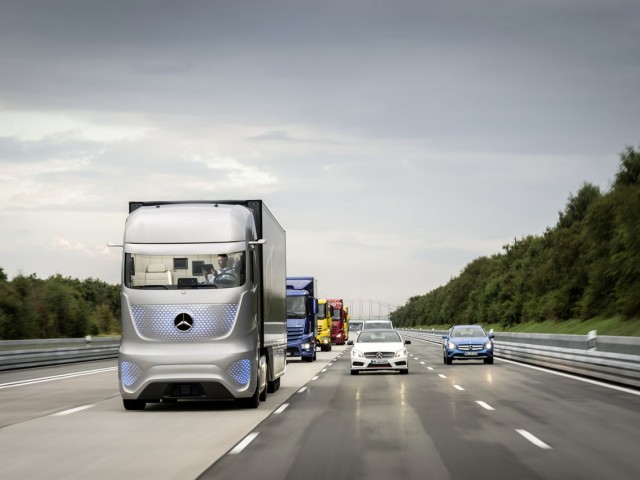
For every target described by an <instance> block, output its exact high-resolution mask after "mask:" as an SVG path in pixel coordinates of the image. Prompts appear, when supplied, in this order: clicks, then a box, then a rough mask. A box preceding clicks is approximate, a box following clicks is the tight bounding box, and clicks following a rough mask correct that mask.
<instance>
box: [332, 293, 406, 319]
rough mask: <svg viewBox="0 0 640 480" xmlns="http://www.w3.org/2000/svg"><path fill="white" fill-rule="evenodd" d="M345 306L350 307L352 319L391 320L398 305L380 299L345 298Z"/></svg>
mask: <svg viewBox="0 0 640 480" xmlns="http://www.w3.org/2000/svg"><path fill="white" fill-rule="evenodd" d="M344 304H345V306H347V307H349V316H350V317H351V320H389V317H390V315H391V313H393V312H394V311H395V310H396V309H397V308H398V306H397V305H392V304H390V303H387V302H383V301H380V300H365V299H359V298H345V299H344Z"/></svg>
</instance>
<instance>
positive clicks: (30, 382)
mask: <svg viewBox="0 0 640 480" xmlns="http://www.w3.org/2000/svg"><path fill="white" fill-rule="evenodd" d="M117 368H118V367H109V368H99V369H97V370H87V371H84V372H75V373H65V374H63V375H54V376H51V377H42V378H33V379H31V380H20V381H18V382H9V383H2V384H0V390H2V389H3V388H12V387H21V386H23V385H33V384H36V383H43V382H53V381H54V380H64V379H65V378H75V377H81V376H83V375H93V374H94V373H104V372H110V371H113V370H116V369H117Z"/></svg>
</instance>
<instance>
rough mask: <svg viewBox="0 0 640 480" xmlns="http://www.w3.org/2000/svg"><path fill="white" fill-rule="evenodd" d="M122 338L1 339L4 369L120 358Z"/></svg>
mask: <svg viewBox="0 0 640 480" xmlns="http://www.w3.org/2000/svg"><path fill="white" fill-rule="evenodd" d="M119 349H120V337H119V336H118V337H94V338H92V337H85V338H56V339H40V340H2V341H0V371H6V370H17V369H21V368H31V367H45V366H51V365H61V364H65V363H75V362H88V361H93V360H105V359H109V358H116V357H117V356H118V350H119Z"/></svg>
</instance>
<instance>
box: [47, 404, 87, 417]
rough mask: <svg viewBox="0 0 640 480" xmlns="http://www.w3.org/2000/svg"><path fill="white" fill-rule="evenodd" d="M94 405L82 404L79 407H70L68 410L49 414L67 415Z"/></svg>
mask: <svg viewBox="0 0 640 480" xmlns="http://www.w3.org/2000/svg"><path fill="white" fill-rule="evenodd" d="M91 407H95V405H83V406H81V407H76V408H71V409H69V410H64V411H62V412H58V413H54V414H53V415H51V416H52V417H61V416H62V415H69V414H71V413H76V412H81V411H82V410H86V409H87V408H91Z"/></svg>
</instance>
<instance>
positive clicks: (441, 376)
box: [438, 373, 447, 378]
mask: <svg viewBox="0 0 640 480" xmlns="http://www.w3.org/2000/svg"><path fill="white" fill-rule="evenodd" d="M438 376H439V377H440V378H447V376H446V375H443V374H441V373H439V374H438Z"/></svg>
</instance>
